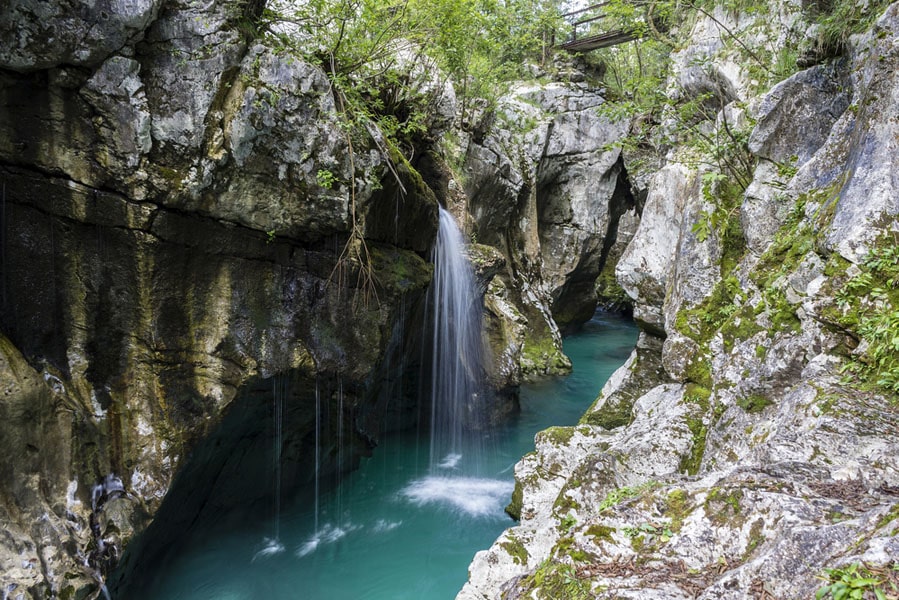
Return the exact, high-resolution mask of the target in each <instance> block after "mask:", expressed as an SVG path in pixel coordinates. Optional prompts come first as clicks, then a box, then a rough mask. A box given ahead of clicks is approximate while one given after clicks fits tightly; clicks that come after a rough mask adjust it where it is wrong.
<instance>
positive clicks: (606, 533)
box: [586, 524, 615, 542]
mask: <svg viewBox="0 0 899 600" xmlns="http://www.w3.org/2000/svg"><path fill="white" fill-rule="evenodd" d="M614 532H615V528H614V527H606V526H605V525H598V524H597V525H591V526H590V527H588V528H587V531H586V533H587V535H589V536H591V537H593V538H595V539H597V540H602V541H605V542H612V541H613V540H612V534H613V533H614Z"/></svg>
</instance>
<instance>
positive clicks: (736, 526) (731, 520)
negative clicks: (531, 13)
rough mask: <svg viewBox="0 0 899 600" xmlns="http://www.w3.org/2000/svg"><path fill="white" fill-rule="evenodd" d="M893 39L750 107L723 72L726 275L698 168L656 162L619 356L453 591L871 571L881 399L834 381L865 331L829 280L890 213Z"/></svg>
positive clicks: (563, 593) (789, 588) (890, 234)
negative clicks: (623, 351) (734, 241)
mask: <svg viewBox="0 0 899 600" xmlns="http://www.w3.org/2000/svg"><path fill="white" fill-rule="evenodd" d="M738 21H739V20H738ZM728 23H729V24H733V25H736V24H734V23H732V22H731V21H728ZM707 25H708V24H706V26H707ZM703 31H704V30H703ZM897 31H899V12H897V6H896V5H893V6H891V7H890V8H889V9H887V11H886V12H885V13H884V14H883V15H882V16H881V18H880V19H879V20H878V21H877V23H876V24H875V26H874V27H873V29H872V31H871V32H869V33H868V34H866V35H864V36H859V37H857V38H855V40H854V42H853V45H852V48H851V52H850V57H849V58H848V60H847V61H846V62H844V63H836V64H834V65H831V66H827V67H823V66H822V67H815V68H814V69H811V70H808V71H804V72H801V73H798V74H797V75H795V76H794V77H792V78H790V79H788V80H786V81H784V82H782V83H781V84H779V85H778V86H776V87H775V88H773V89H772V91H771V92H770V94H768V95H767V96H765V97H764V98H761V99H758V100H753V99H752V97H751V90H752V87H751V86H746V85H744V83H745V82H744V83H741V82H743V81H744V80H743V79H741V77H734V78H732V79H730V81H732V82H734V87H733V89H734V91H735V93H736V94H737V96H739V97H741V98H743V99H745V100H750V101H752V102H751V103H752V104H753V105H755V106H756V107H757V109H758V110H757V112H756V114H757V116H758V123H757V126H756V128H755V130H754V132H753V133H752V135H751V137H750V147H751V148H752V150H753V152H755V153H756V157H757V158H759V159H761V160H760V163H759V164H758V166H757V168H756V169H755V173H754V180H753V181H752V183H751V184H750V186H749V187H748V189H747V191H746V194H745V195H744V198H743V199H742V202H740V203H738V204H737V205H736V206H735V208H734V211H736V210H739V211H740V218H741V223H742V227H743V233H744V235H745V241H746V248H745V251H742V256H737V257H736V258H734V257H733V250H732V249H731V250H730V252H731V255H730V256H731V260H732V263H728V265H729V266H728V268H727V270H725V269H724V265H725V257H726V255H727V254H726V252H725V249H724V248H722V245H723V244H722V243H721V241H720V240H718V239H717V237H716V236H715V235H714V232H712V233H710V234H709V235H708V236H707V237H706V239H705V240H704V241H703V240H700V239H699V237H698V236H697V235H696V233H695V231H694V230H695V227H694V226H695V225H696V223H697V222H699V220H700V215H701V212H702V211H708V210H709V209H710V208H711V207H710V206H709V205H708V204H707V202H706V200H705V199H704V198H703V197H702V196H701V194H699V193H698V190H699V186H698V183H697V178H698V177H700V176H701V174H700V173H697V172H696V171H695V170H691V169H688V168H686V167H684V166H683V165H682V164H679V163H678V162H677V160H678V158H679V156H680V155H679V154H678V149H677V148H675V149H673V151H672V152H671V153H670V154H669V160H668V163H667V164H666V165H665V166H664V167H663V168H662V169H661V170H660V171H659V172H657V173H655V174H654V175H653V178H652V179H651V183H650V185H649V189H648V194H647V199H646V206H645V208H644V211H643V215H642V219H641V222H640V226H639V228H638V230H637V233H636V235H635V236H634V238H633V240H632V241H631V243H630V245H629V246H628V248H627V250H626V251H625V252H624V255H623V256H622V258H621V260H620V261H619V263H618V270H617V271H618V278H619V280H620V282H621V284H622V286H623V287H624V288H625V290H626V291H627V292H628V293H629V294H630V295H631V296H632V297H633V298H634V299H635V304H636V305H635V316H636V317H637V318H638V319H639V321H640V324H641V326H642V327H643V329H644V334H642V335H641V343H640V344H638V349H637V351H635V353H634V354H633V355H632V357H631V359H630V360H629V361H628V363H627V364H626V365H625V366H623V367H622V368H621V369H620V370H619V371H618V372H617V373H616V374H614V375H613V376H612V377H611V379H610V380H609V382H608V383H607V385H606V387H605V388H604V389H603V391H602V393H601V394H600V397H599V398H598V399H597V402H596V403H595V404H594V406H593V407H591V409H590V410H589V411H588V412H587V413H586V414H585V415H584V417H583V419H582V422H581V425H579V426H578V427H576V428H570V429H559V428H553V429H550V430H547V431H545V432H542V433H541V434H539V435H538V436H537V449H536V452H535V453H533V454H531V455H528V456H526V457H525V458H524V459H523V460H522V461H521V462H520V463H519V464H518V465H517V466H516V478H517V482H518V491H519V492H520V505H521V523H520V525H518V526H517V527H514V528H511V529H509V530H507V531H506V532H505V533H504V534H503V535H502V536H501V537H500V538H499V539H498V540H497V542H496V543H494V545H493V546H492V547H491V548H490V549H489V550H487V551H485V552H483V553H479V554H478V555H477V556H476V557H475V559H474V561H473V562H472V566H471V570H470V578H469V583H468V584H467V585H466V586H465V588H464V589H463V590H462V591H461V592H460V594H459V596H458V598H461V599H466V600H468V599H475V598H476V599H487V598H490V599H493V598H506V599H509V598H533V597H591V598H641V599H643V598H659V599H662V598H666V599H667V598H709V599H711V598H732V599H738V598H740V599H742V598H754V597H761V596H764V597H772V598H808V597H812V596H814V595H815V593H816V590H818V589H819V588H820V587H821V586H823V585H825V582H824V581H822V579H821V577H824V578H826V577H827V575H826V572H825V569H829V568H839V567H845V566H847V565H850V564H852V563H857V562H859V561H861V560H863V558H862V557H868V558H867V559H865V560H870V562H869V563H868V566H867V567H866V568H870V569H872V570H873V571H872V572H877V573H886V572H888V571H889V570H890V569H891V568H893V567H892V565H894V564H895V560H896V558H895V557H896V554H895V553H896V550H897V549H899V547H897V539H899V519H897V511H896V506H897V502H899V496H897V493H896V490H897V489H899V488H897V487H896V486H897V482H899V459H897V456H899V448H897V444H899V440H897V438H896V431H899V412H897V410H896V405H895V397H894V396H895V394H891V393H890V392H889V391H887V390H886V389H885V388H883V387H882V386H880V387H878V386H879V385H880V384H876V383H874V382H873V381H872V380H869V381H868V383H861V382H859V381H857V379H858V378H857V377H855V376H854V377H853V378H852V380H850V379H847V378H845V377H843V376H840V375H839V373H840V371H841V369H846V368H847V366H848V368H849V369H850V372H852V369H853V368H854V369H856V371H855V372H856V373H864V372H865V371H864V370H862V371H858V369H864V368H865V367H864V366H862V367H860V366H859V364H862V365H865V364H870V363H865V361H869V360H870V356H871V355H870V354H869V352H871V348H872V347H873V346H874V344H876V343H877V342H876V340H874V341H872V340H871V339H869V337H870V334H868V333H859V329H858V325H857V324H853V323H852V322H850V319H852V318H853V316H855V318H857V319H859V320H864V319H869V320H870V319H871V316H870V315H871V313H867V312H864V311H865V310H867V308H864V307H868V308H870V307H873V306H875V305H876V302H877V300H876V298H875V297H874V296H876V295H877V293H879V292H873V291H872V292H869V291H864V289H862V291H860V292H858V293H859V294H861V295H862V296H863V297H862V298H861V299H860V300H859V299H853V297H852V294H848V295H847V293H846V291H845V290H846V289H847V288H846V283H847V282H853V283H854V284H855V285H856V286H858V285H859V281H860V279H859V277H860V275H861V274H863V273H869V274H870V273H871V272H872V268H873V267H870V266H869V265H867V264H866V263H865V257H869V256H872V254H871V253H872V252H878V253H879V254H875V256H883V255H884V252H885V247H889V248H892V246H893V245H894V244H893V239H894V237H895V231H896V223H897V219H899V206H896V205H895V202H894V201H895V199H896V198H897V194H896V193H895V172H896V168H895V166H896V156H897V153H896V147H895V141H896V139H899V138H897V137H896V135H895V118H894V117H893V115H894V114H895V113H896V110H895V107H893V106H892V103H893V100H894V99H895V97H896V90H897V89H899V80H897V79H896V75H895V73H896V65H895V58H896V56H895V47H894V46H895V44H894V43H893V42H894V41H895V39H896V38H897ZM704 36H705V33H703V34H702V36H700V41H699V46H700V47H699V48H693V49H690V48H688V49H687V50H685V51H684V54H685V55H702V54H703V53H706V51H705V50H704V48H705V46H706V42H707V41H708V40H706V39H705V37H704ZM748 43H751V40H750V41H748ZM706 54H707V53H706ZM709 56H711V55H709ZM721 60H723V61H724V63H725V64H716V65H715V66H716V69H715V70H713V73H714V72H717V73H719V74H720V73H726V72H727V69H728V66H727V64H726V62H727V60H729V59H728V58H726V57H724V58H722V59H721ZM688 75H689V74H688ZM840 82H844V83H840ZM695 83H696V85H697V86H698V88H697V89H699V88H701V87H702V85H705V84H702V82H695ZM707 83H708V82H707ZM713 83H714V82H713ZM719 87H721V86H719ZM681 89H683V88H681ZM866 103H867V105H868V106H870V107H871V108H870V110H864V109H863V108H862V107H863V106H864V105H865V104H866ZM853 107H855V108H853ZM726 110H733V108H732V107H729V108H727V109H726ZM719 118H720V117H719ZM794 157H795V158H794ZM847 265H848V266H847ZM890 268H892V267H890ZM874 275H876V276H879V275H877V273H874ZM874 285H875V286H876V285H878V284H874ZM840 290H844V291H843V292H842V295H841V296H839V297H840V298H841V300H839V301H838V299H837V298H838V294H840V293H841V292H840ZM853 293H855V292H853ZM871 294H874V295H873V296H872V295H871ZM859 303H860V304H861V306H862V308H858V304H859ZM877 306H879V305H877ZM883 310H887V311H892V310H895V307H894V306H893V305H892V304H889V306H887V305H886V304H884V305H883ZM853 311H857V312H855V313H854V312H853ZM858 311H861V312H858ZM878 314H881V313H878ZM648 333H652V334H655V335H647V334H648ZM880 352H883V350H882V349H881V350H880ZM853 361H855V362H853ZM858 361H861V363H859V362H858ZM853 364H854V367H853ZM672 380H673V382H672ZM659 412H661V413H663V414H661V415H660V414H659ZM660 440H664V444H661V443H660ZM884 589H885V588H884Z"/></svg>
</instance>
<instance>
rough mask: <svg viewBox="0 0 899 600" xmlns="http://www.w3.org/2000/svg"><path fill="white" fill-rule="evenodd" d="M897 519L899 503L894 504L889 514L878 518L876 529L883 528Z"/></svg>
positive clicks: (898, 516) (898, 517)
mask: <svg viewBox="0 0 899 600" xmlns="http://www.w3.org/2000/svg"><path fill="white" fill-rule="evenodd" d="M896 519H899V504H895V505H893V508H891V509H890V511H889V512H888V513H887V514H885V515H884V516H882V517H881V518H880V519H878V520H877V525H876V526H875V527H874V529H883V528H884V527H886V526H887V525H889V524H890V523H892V522H893V521H895V520H896Z"/></svg>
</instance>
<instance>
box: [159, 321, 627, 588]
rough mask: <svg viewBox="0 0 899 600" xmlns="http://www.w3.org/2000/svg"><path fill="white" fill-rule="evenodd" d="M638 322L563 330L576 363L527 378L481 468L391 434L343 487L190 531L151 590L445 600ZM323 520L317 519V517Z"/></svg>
mask: <svg viewBox="0 0 899 600" xmlns="http://www.w3.org/2000/svg"><path fill="white" fill-rule="evenodd" d="M636 336H637V334H636V329H635V328H634V326H633V324H632V323H631V322H630V321H628V320H625V319H623V318H621V317H618V316H615V315H608V314H604V313H597V315H596V317H594V319H593V320H591V321H590V322H589V323H587V324H586V325H585V326H584V328H583V329H582V330H581V331H580V332H578V333H577V334H574V335H571V336H569V337H567V338H566V339H565V352H566V353H567V354H568V356H569V357H570V358H571V361H572V364H573V367H574V370H573V373H572V374H571V375H570V376H568V377H564V378H556V379H552V380H548V381H544V382H540V383H538V384H531V385H526V386H522V390H521V413H520V415H518V416H517V417H516V418H515V419H514V420H513V422H511V423H509V424H508V425H506V426H504V427H503V428H501V429H500V430H499V431H496V432H494V433H493V434H492V435H491V436H489V438H487V439H486V440H482V442H486V443H484V444H483V446H484V447H486V448H487V449H488V452H487V456H486V457H484V458H483V459H482V460H481V461H479V464H478V471H477V473H478V476H477V477H474V476H466V475H465V473H466V460H467V459H466V456H465V453H464V451H463V452H461V453H452V454H448V455H446V456H443V457H441V458H440V460H439V464H438V465H435V466H434V467H431V466H430V465H429V463H430V457H429V452H430V441H429V440H428V439H427V437H428V436H427V434H425V433H418V432H410V433H405V434H400V435H393V436H391V437H389V438H387V439H386V440H383V441H382V443H381V445H380V446H379V447H378V448H377V449H376V450H375V453H374V456H373V457H372V458H369V459H363V462H362V465H361V467H360V468H359V469H358V470H357V471H355V472H354V473H352V474H350V475H349V476H348V477H347V478H346V479H345V480H344V482H343V483H342V484H341V485H340V487H339V488H338V489H336V490H334V491H332V492H329V493H328V494H326V495H324V496H323V497H322V498H320V501H319V514H318V518H317V519H316V518H315V515H314V511H313V508H312V507H311V506H308V503H306V504H307V505H294V506H291V505H290V504H286V505H284V506H283V507H282V514H281V520H280V524H279V527H278V529H277V530H278V531H279V538H278V540H277V541H274V540H272V539H271V537H270V536H272V532H273V531H274V528H273V525H272V519H271V517H270V515H265V516H264V518H263V517H260V520H259V521H258V522H256V523H246V524H245V526H244V527H243V528H242V529H239V530H235V529H232V530H230V531H228V532H225V533H221V534H217V535H215V536H213V537H209V538H206V539H203V540H194V541H193V542H187V543H185V545H184V548H183V550H182V551H181V552H180V553H179V555H178V556H177V557H176V558H175V560H173V561H172V562H171V563H170V564H172V565H173V566H171V567H170V568H169V570H167V571H166V572H164V573H157V574H156V577H155V581H154V583H153V585H152V586H151V588H152V589H148V590H145V591H147V592H149V594H148V597H157V598H166V599H169V600H260V599H270V600H281V599H284V600H287V599H291V600H296V599H304V600H319V599H321V600H325V599H327V600H401V599H410V600H412V599H414V600H431V599H433V600H448V599H452V598H454V597H455V595H456V593H457V592H458V591H459V590H460V589H461V588H462V585H463V584H464V583H465V581H466V579H467V570H468V565H469V563H470V562H471V559H472V556H473V555H474V554H475V552H477V551H478V550H482V549H485V548H487V547H488V546H490V544H491V543H492V542H493V540H495V539H496V537H497V536H499V534H500V533H501V532H502V531H503V530H504V529H505V528H507V527H510V526H512V525H513V524H514V522H513V521H512V520H511V519H510V518H509V517H508V516H507V515H506V514H505V513H504V512H503V508H504V506H505V505H506V504H507V503H508V502H509V499H510V495H511V492H512V487H513V477H512V468H513V466H514V465H515V463H516V462H517V461H518V460H519V459H520V458H521V456H522V455H524V454H526V453H527V452H530V451H531V450H533V449H534V434H535V433H537V432H538V431H540V430H542V429H545V428H546V427H549V426H551V425H573V424H575V423H576V422H577V420H578V418H579V417H580V415H581V414H582V413H583V412H584V411H585V410H586V408H587V407H588V406H589V405H590V403H591V402H592V401H593V400H594V399H595V397H596V395H597V394H598V392H599V390H600V388H601V387H602V385H603V384H604V383H605V381H606V380H607V379H608V377H609V376H610V375H611V374H612V372H613V371H614V370H615V369H617V368H618V367H619V366H620V365H621V364H622V363H623V362H624V361H625V360H626V359H627V357H628V355H629V354H630V351H631V349H632V348H633V346H634V342H635V341H636ZM316 521H317V522H318V527H317V530H316V526H315V523H316Z"/></svg>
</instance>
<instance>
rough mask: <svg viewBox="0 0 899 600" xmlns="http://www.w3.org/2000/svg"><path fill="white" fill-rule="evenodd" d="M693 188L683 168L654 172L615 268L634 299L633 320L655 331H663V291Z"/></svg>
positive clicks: (692, 176) (691, 175) (692, 179)
mask: <svg viewBox="0 0 899 600" xmlns="http://www.w3.org/2000/svg"><path fill="white" fill-rule="evenodd" d="M695 185H696V184H695V173H693V172H691V171H690V170H689V169H687V168H686V167H684V166H683V165H677V164H671V165H667V166H665V167H664V168H663V169H662V170H661V171H659V172H658V173H656V175H655V177H654V179H653V183H652V184H651V185H650V188H649V194H648V196H647V199H646V205H645V206H644V207H643V215H642V217H641V219H640V226H639V227H638V228H637V232H636V234H635V235H634V239H633V240H632V241H631V243H630V244H629V245H628V247H627V249H626V250H625V251H624V254H623V255H622V256H621V260H619V261H618V266H617V267H616V271H615V274H616V275H617V277H618V281H619V282H620V283H621V287H623V288H624V291H626V292H627V293H628V294H629V295H630V296H631V298H633V299H634V318H635V319H636V320H637V321H638V322H640V323H642V324H643V326H644V327H647V328H649V329H651V330H654V331H663V329H664V321H665V319H664V315H663V314H662V306H663V304H664V302H665V290H666V288H667V286H668V278H669V275H670V273H671V271H672V269H673V267H674V261H675V258H676V256H677V247H678V244H679V242H680V238H681V224H682V222H683V216H682V215H683V212H684V202H685V199H686V198H687V197H688V196H689V195H690V189H691V188H692V187H693V186H695Z"/></svg>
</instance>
